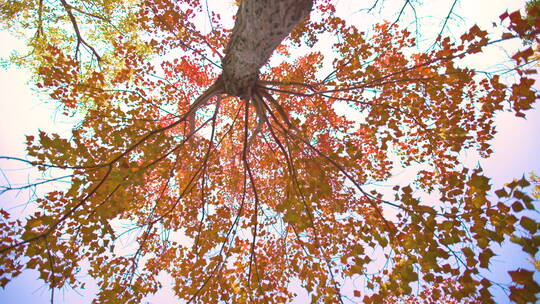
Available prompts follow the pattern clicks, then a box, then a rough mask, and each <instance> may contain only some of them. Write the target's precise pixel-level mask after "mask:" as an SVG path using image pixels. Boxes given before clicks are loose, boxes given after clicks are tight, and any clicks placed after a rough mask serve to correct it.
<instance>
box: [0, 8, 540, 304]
mask: <svg viewBox="0 0 540 304" xmlns="http://www.w3.org/2000/svg"><path fill="white" fill-rule="evenodd" d="M376 4H377V3H375V5H376ZM407 5H412V3H411V1H406V3H405V6H404V8H406V7H407ZM0 14H1V15H0V16H1V19H2V20H3V22H4V23H5V24H6V25H7V26H11V27H12V28H15V29H19V30H20V31H21V32H22V33H26V34H27V35H28V32H29V31H32V35H33V36H30V37H29V38H28V44H29V46H30V47H31V49H32V52H31V53H30V54H29V55H28V56H26V57H20V58H14V59H13V60H14V61H15V62H18V63H24V64H26V65H30V66H32V69H33V71H34V72H35V80H36V82H37V87H38V88H40V89H41V90H42V91H45V92H47V93H48V94H49V95H50V97H51V98H52V99H54V100H57V101H58V102H60V103H61V104H62V105H63V109H64V111H65V113H66V114H73V113H83V114H84V120H83V121H82V123H81V124H80V126H78V127H76V128H74V129H73V132H72V137H71V138H70V139H66V138H61V137H60V136H58V135H56V134H46V133H45V132H41V133H40V134H39V138H34V137H32V136H28V138H27V144H28V158H15V157H7V156H5V157H2V158H3V159H11V160H13V161H19V162H23V163H27V164H30V165H32V166H35V167H37V168H39V169H40V170H42V171H48V170H51V169H63V170H65V171H67V172H68V175H69V176H68V177H66V178H67V179H68V180H69V181H70V186H69V188H68V189H66V190H59V191H53V192H50V193H48V194H47V195H46V196H45V197H42V198H40V199H39V200H38V202H37V203H38V204H39V209H38V211H37V212H36V213H35V214H34V215H32V216H29V217H28V218H26V219H24V220H13V219H10V214H9V213H8V212H6V211H4V210H2V212H1V214H2V216H3V221H2V222H1V224H0V231H1V233H2V234H1V236H2V243H1V245H0V246H1V247H0V254H1V259H0V264H1V265H2V272H0V282H1V283H2V286H5V285H6V284H7V283H8V282H9V280H10V279H11V278H12V277H14V276H16V275H18V274H19V273H20V272H21V270H22V269H23V268H24V267H25V268H32V269H36V270H38V271H39V273H40V278H41V279H42V280H44V281H45V282H46V283H47V284H48V286H49V287H50V288H51V290H52V293H51V295H52V296H51V301H53V300H54V290H55V289H58V288H62V287H64V286H66V285H70V286H73V287H75V288H82V287H83V286H81V283H80V281H79V280H78V279H77V273H78V271H79V269H80V265H81V264H82V263H88V264H89V265H90V266H89V268H88V273H89V274H90V275H91V276H92V277H93V278H95V279H96V281H97V282H98V286H99V289H100V291H99V293H98V295H97V298H96V301H97V302H119V303H137V302H140V301H141V300H142V299H143V298H144V297H145V296H146V295H148V294H152V293H154V292H156V291H157V290H158V289H159V288H161V283H160V282H159V280H158V278H157V275H158V274H159V273H160V272H161V271H165V272H167V273H169V274H170V275H171V276H172V278H173V280H174V288H173V289H174V292H175V294H176V295H177V296H178V297H179V298H181V299H184V300H187V301H189V302H202V303H207V302H216V301H218V300H219V301H223V302H262V303H271V302H286V301H287V300H288V299H290V298H291V297H292V296H293V291H292V290H291V289H290V288H288V287H287V286H288V283H289V282H290V280H291V278H296V279H298V280H299V281H300V282H301V283H302V286H303V287H304V288H305V289H306V290H307V291H308V292H309V293H310V295H311V296H312V297H313V302H316V301H327V302H343V300H342V296H343V295H342V287H343V286H342V285H343V282H344V280H346V279H347V278H352V277H357V276H364V277H365V278H366V286H367V288H366V290H363V291H358V290H355V291H354V293H353V294H354V296H355V297H358V298H357V300H360V299H362V300H363V301H364V302H366V303H370V302H374V303H379V302H382V301H387V302H392V301H393V299H403V300H404V301H412V302H414V301H417V300H423V301H428V302H429V301H435V302H436V301H437V300H439V299H446V300H448V301H456V302H461V301H469V302H475V301H481V302H482V303H490V302H493V299H492V297H491V292H490V289H489V288H490V287H491V286H492V285H494V284H496V283H495V282H493V281H491V280H490V279H489V278H488V277H486V276H485V272H484V270H483V269H489V264H490V259H491V258H492V257H493V256H494V253H493V251H492V249H491V248H490V245H492V244H494V243H499V244H500V243H502V242H504V241H505V239H510V238H511V239H512V240H513V241H514V242H516V243H518V244H520V245H521V246H522V248H523V250H524V251H525V252H527V253H530V254H532V255H534V254H536V252H537V251H538V249H537V248H538V243H539V240H540V239H539V238H538V234H537V227H538V222H537V221H536V220H535V219H533V218H531V215H530V213H528V212H527V210H536V209H535V206H534V205H533V200H532V199H531V198H530V197H529V195H528V194H527V193H526V191H525V190H523V189H524V188H526V187H528V186H529V182H528V181H527V180H526V179H525V178H522V179H519V180H516V181H513V182H511V183H509V184H508V185H507V186H505V187H504V188H503V189H499V190H497V191H495V194H496V196H497V198H495V197H494V196H493V194H490V192H491V186H490V183H489V178H488V177H486V176H484V175H483V174H482V170H481V169H480V168H466V167H465V166H464V165H463V164H462V163H461V162H460V158H459V156H460V153H462V152H463V151H465V150H466V149H476V150H477V151H479V152H480V153H481V154H482V156H484V157H487V156H489V155H490V153H492V151H491V149H490V143H489V141H490V139H492V138H493V136H494V134H495V132H496V131H495V126H494V123H493V121H494V115H495V114H496V113H497V112H500V111H513V112H515V114H516V116H520V117H524V115H525V114H524V112H525V111H526V110H528V109H530V108H531V107H532V105H533V103H534V102H535V101H536V99H537V98H538V94H537V92H536V90H535V89H534V87H533V84H534V80H533V79H532V74H535V73H536V70H534V69H531V68H530V66H534V62H531V61H530V60H529V58H530V57H531V56H532V55H533V49H532V47H530V46H528V45H525V46H524V47H522V48H521V49H520V50H519V51H518V52H516V53H515V54H514V55H513V57H512V59H513V66H512V67H511V68H509V69H505V70H504V71H500V73H499V74H496V73H485V74H482V73H480V72H478V71H475V70H473V69H469V68H466V67H462V66H461V65H460V62H459V60H460V59H462V58H464V57H467V56H470V55H472V54H476V53H481V52H482V51H483V50H485V49H486V48H487V47H489V46H491V45H497V44H500V43H503V42H505V41H508V40H516V39H517V40H524V41H527V42H528V43H529V44H530V43H538V38H537V35H538V32H539V30H540V19H538V16H539V8H538V6H535V5H532V6H530V7H529V8H528V9H527V10H526V13H525V14H522V13H520V12H519V11H517V12H512V13H508V12H506V13H503V14H502V15H501V18H500V19H501V22H502V23H503V24H504V25H505V27H506V29H505V30H504V32H503V33H502V34H497V35H498V37H491V36H490V35H488V32H486V31H484V30H482V29H480V28H479V27H478V26H474V27H472V28H471V29H470V30H469V31H468V32H466V33H465V34H463V35H462V36H461V37H460V38H459V39H457V40H455V41H452V40H451V39H450V38H443V35H442V33H443V32H444V31H441V34H440V35H439V37H438V38H437V40H436V43H435V44H434V45H433V46H432V47H431V48H429V50H427V51H425V52H418V51H417V50H416V49H415V48H414V47H415V43H416V42H415V39H414V37H413V36H412V34H411V33H410V32H409V31H407V30H404V29H401V28H399V27H398V25H397V23H396V22H394V23H381V24H379V25H377V26H376V27H375V29H374V32H373V33H371V34H366V33H363V32H361V30H360V29H358V28H357V27H355V26H354V25H351V24H349V23H347V22H346V21H345V20H343V19H342V18H340V17H339V16H338V15H337V14H336V12H335V8H334V5H333V3H332V2H331V1H316V2H315V3H313V2H312V1H310V0H302V1H293V0H280V1H263V0H244V1H240V4H239V9H238V13H237V15H236V19H235V23H234V27H233V29H232V30H228V29H227V28H226V27H225V26H219V25H220V24H221V23H222V22H224V21H222V20H221V17H220V16H219V15H217V14H214V13H212V12H211V11H210V10H208V9H207V7H206V6H205V5H203V4H201V3H199V1H194V0H190V1H188V0H184V1H170V0H146V1H128V0H124V1H85V2H84V3H82V4H71V3H68V2H67V1H66V0H60V1H59V2H58V3H57V2H44V1H35V2H29V1H9V2H7V3H6V5H5V6H4V7H3V8H2V9H1V10H0ZM308 15H309V18H308ZM400 16H401V14H400ZM449 16H450V14H449ZM201 18H209V20H210V24H211V25H212V29H211V30H210V31H209V32H204V31H202V30H201V29H200V28H199V27H198V24H200V22H201V21H200V20H201ZM398 19H399V17H398ZM443 29H444V26H443ZM324 33H327V34H330V35H334V36H335V37H338V38H339V39H337V40H336V42H335V43H333V45H332V50H333V52H332V54H327V53H326V52H325V53H322V52H318V51H311V52H307V53H304V52H300V51H298V49H300V50H302V49H304V50H305V47H306V46H309V47H311V46H314V45H315V44H316V43H317V41H318V39H320V37H321V35H323V34H324ZM285 38H287V39H285ZM284 39H285V40H284ZM295 48H296V49H297V50H295ZM274 52H278V53H280V54H282V57H280V58H281V59H283V60H282V61H281V62H280V63H279V64H274V65H268V64H267V62H268V60H269V58H270V56H271V54H272V53H274ZM332 56H334V58H330V59H333V61H332V62H331V63H330V61H328V59H327V57H332ZM292 58H294V59H292ZM219 62H220V63H219ZM508 72H511V73H514V74H515V75H516V79H515V82H514V83H509V84H507V83H505V82H503V81H502V80H501V76H500V74H502V73H508ZM338 105H342V106H343V105H344V106H346V107H347V111H349V112H350V113H353V114H354V115H356V116H357V117H358V118H357V119H354V120H353V118H352V115H353V114H350V115H341V114H339V111H338V109H337V107H338ZM396 164H397V165H401V166H414V165H419V164H422V165H423V168H424V169H423V170H420V171H419V172H418V176H417V178H416V179H415V180H414V181H411V185H409V186H404V187H398V186H396V187H394V189H393V190H392V191H393V192H392V196H391V197H393V199H386V198H384V197H383V193H381V192H380V191H379V192H377V191H376V190H375V189H372V187H369V184H370V183H373V182H380V181H385V180H387V179H388V178H389V177H390V176H391V174H392V168H393V167H394V166H396ZM31 186H33V184H31V185H27V186H24V187H31ZM15 189H16V188H14V187H8V186H5V187H4V191H9V190H15ZM422 192H425V193H430V194H432V195H433V196H435V197H436V199H432V198H425V197H426V196H422V195H421V193H422ZM119 220H123V221H124V222H129V223H131V224H132V225H133V229H132V230H133V233H136V235H137V237H136V248H135V249H134V250H133V252H130V253H129V254H125V253H122V252H120V251H119V250H118V249H117V248H116V249H115V240H116V239H117V238H118V237H120V235H119V233H120V232H119V230H118V229H117V228H116V226H115V225H116V223H118V221H119ZM373 252H377V253H379V254H380V256H381V257H382V258H383V262H384V263H383V265H380V262H379V261H375V260H374V256H373ZM374 267H376V268H377V270H376V271H375V272H372V271H371V270H370V271H368V269H373V268H374ZM510 275H511V277H512V279H513V282H514V284H513V285H512V286H510V287H509V288H508V290H509V291H510V293H509V297H510V299H512V300H514V301H516V302H519V303H526V302H534V301H536V299H537V297H536V293H538V292H540V287H539V285H538V284H537V283H536V282H535V280H534V279H533V273H532V272H531V271H528V270H525V269H516V270H514V271H511V272H510ZM413 282H414V283H422V285H424V286H425V288H423V289H422V290H423V291H422V292H421V293H418V295H417V296H416V297H414V296H412V295H413V289H412V286H413V285H412V283H413Z"/></svg>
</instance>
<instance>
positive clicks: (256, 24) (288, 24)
mask: <svg viewBox="0 0 540 304" xmlns="http://www.w3.org/2000/svg"><path fill="white" fill-rule="evenodd" d="M312 6H313V0H242V2H241V4H240V7H239V8H238V12H237V13H236V23H235V25H234V28H233V31H232V36H231V40H230V41H229V44H228V45H227V48H226V50H225V53H226V54H225V57H224V58H223V72H222V74H221V76H220V81H221V82H222V85H223V91H224V93H226V94H229V95H233V96H239V97H243V96H245V95H246V93H247V91H248V90H249V88H251V87H253V85H254V84H255V83H256V82H257V80H258V78H259V70H260V69H261V67H262V66H263V65H264V64H265V63H266V62H268V59H269V58H270V56H271V55H272V52H273V51H274V49H275V48H277V47H278V46H279V44H280V43H281V41H283V39H285V38H286V37H287V36H288V35H289V34H290V32H291V31H292V30H293V28H294V27H295V26H296V25H297V24H298V23H299V22H300V21H302V20H304V19H305V18H307V17H308V16H309V12H310V11H311V8H312Z"/></svg>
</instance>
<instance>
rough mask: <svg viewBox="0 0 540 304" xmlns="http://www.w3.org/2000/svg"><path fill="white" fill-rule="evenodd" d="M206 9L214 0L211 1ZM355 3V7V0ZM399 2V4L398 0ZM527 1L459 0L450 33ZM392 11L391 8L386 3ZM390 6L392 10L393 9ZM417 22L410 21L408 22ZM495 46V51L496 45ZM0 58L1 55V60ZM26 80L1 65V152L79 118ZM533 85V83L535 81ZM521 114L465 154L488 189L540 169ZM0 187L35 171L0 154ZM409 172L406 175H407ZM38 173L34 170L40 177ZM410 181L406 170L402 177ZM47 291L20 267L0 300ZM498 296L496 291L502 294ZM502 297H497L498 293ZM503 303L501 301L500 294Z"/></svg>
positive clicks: (353, 14) (534, 134)
mask: <svg viewBox="0 0 540 304" xmlns="http://www.w3.org/2000/svg"><path fill="white" fill-rule="evenodd" d="M426 2H429V1H426ZM451 2H452V1H432V2H431V4H430V5H431V6H430V5H428V4H426V5H424V6H420V5H419V6H418V7H419V9H420V8H421V9H423V10H426V11H429V10H432V12H433V14H425V15H426V16H429V15H434V16H433V17H432V19H430V18H429V17H427V19H426V20H424V21H425V24H428V25H429V24H431V25H432V27H429V26H423V27H422V31H430V30H431V31H432V32H437V31H438V29H439V26H440V18H439V19H438V18H436V17H435V16H436V15H441V14H444V12H447V11H448V8H449V4H451ZM210 3H211V7H213V6H212V5H215V4H213V3H214V2H212V1H210ZM355 3H356V5H355ZM358 3H364V4H362V5H363V6H365V1H356V2H355V1H339V2H338V4H339V6H341V7H340V9H341V10H342V11H343V12H344V14H346V15H347V16H348V20H351V22H354V23H357V24H358V26H359V27H361V24H364V23H366V22H370V20H368V19H369V16H366V15H363V14H362V13H361V12H359V9H360V8H361V7H359V6H358ZM396 3H397V2H396ZM523 3H524V1H517V0H475V1H462V3H461V2H460V4H458V7H457V9H458V12H459V15H460V17H461V18H456V20H454V23H452V24H451V26H450V33H453V34H458V33H460V32H462V31H463V29H464V28H466V27H467V26H470V25H472V22H475V23H478V24H479V25H480V26H481V27H482V26H484V27H489V26H490V24H491V22H492V21H496V20H498V16H499V15H500V14H501V13H503V12H504V11H505V10H506V9H508V10H509V11H513V10H516V9H518V8H520V7H522V6H523ZM230 7H231V6H229V10H230ZM387 8H389V9H390V7H387ZM393 9H394V11H395V8H393ZM410 26H411V27H414V26H415V25H414V24H412V23H411V24H410ZM0 42H1V43H0V58H1V59H5V58H6V57H7V56H8V55H9V53H10V52H11V51H12V50H13V49H16V48H19V47H21V46H22V44H21V42H20V41H18V40H17V39H15V38H13V37H12V36H10V35H9V34H8V33H6V32H4V31H0ZM499 51H500V50H499ZM496 56H501V53H500V52H498V51H497V50H495V51H494V53H493V54H489V55H482V56H480V57H477V58H474V59H473V61H474V62H469V63H468V64H475V65H478V66H482V65H489V64H490V63H489V62H496V61H497V60H498V59H497V57H496ZM0 62H1V61H0ZM30 82H31V79H30V75H29V73H28V71H25V70H24V69H22V68H17V67H14V66H10V67H7V68H5V67H4V68H2V67H0V113H2V115H1V118H0V155H2V156H16V157H24V155H25V152H24V148H25V146H24V144H23V143H24V141H25V135H35V134H37V133H38V130H44V131H49V132H52V131H54V132H56V133H60V134H67V132H69V130H70V129H71V126H72V125H73V124H74V123H76V121H77V117H75V118H68V117H63V116H62V115H61V114H60V112H59V111H58V109H57V107H56V105H55V104H54V103H48V102H47V101H46V98H45V97H43V96H40V95H39V94H37V93H36V92H35V91H34V90H32V85H31V84H30ZM536 87H537V88H538V83H537V84H536ZM526 114H527V118H526V119H520V118H516V117H515V116H514V115H513V114H511V113H501V114H500V115H499V116H498V117H497V127H498V134H497V135H496V138H495V139H494V140H493V141H492V145H493V150H494V151H495V153H494V154H493V155H492V156H491V157H490V158H488V159H478V157H477V156H476V155H475V154H474V153H471V154H470V155H466V156H464V161H465V162H466V163H468V164H469V165H471V166H474V165H475V164H477V163H478V164H480V165H481V166H482V167H483V169H484V172H485V174H486V175H487V176H489V177H491V178H492V180H491V181H492V184H493V188H495V189H496V188H498V187H500V186H501V185H502V184H503V183H505V182H508V181H510V180H511V179H512V178H516V177H521V176H522V175H523V174H525V175H528V173H529V172H531V171H535V172H537V173H540V158H539V157H538V155H539V154H538V153H539V151H540V141H539V140H537V139H538V131H539V130H540V110H539V109H534V110H532V111H529V112H527V113H526ZM0 169H1V171H0V185H5V184H6V183H7V181H9V182H10V183H11V184H17V183H24V182H25V181H26V180H32V179H33V178H32V176H34V177H36V175H35V173H33V172H32V171H29V170H27V169H24V168H22V167H21V166H20V165H19V164H16V163H13V162H7V161H3V160H0ZM404 175H406V173H404ZM38 177H39V176H38ZM401 178H402V179H404V180H407V179H408V177H407V176H402V177H401ZM54 187H62V185H61V184H52V185H50V186H47V187H42V188H40V189H38V192H37V194H36V195H39V193H43V192H44V191H46V190H48V189H49V190H50V189H52V188H54ZM29 195H32V193H30V194H29V193H27V192H21V193H13V192H10V193H7V194H4V195H2V196H0V208H3V209H6V210H8V211H9V212H11V213H12V214H13V216H19V217H24V215H26V214H28V213H31V211H32V208H33V207H32V204H25V202H27V201H28V199H29ZM516 248H517V247H514V246H506V247H504V248H494V251H495V252H496V253H497V254H499V255H500V256H499V257H497V258H495V261H494V262H493V264H492V268H493V269H494V270H493V276H494V277H496V278H499V279H501V280H502V281H504V280H508V276H507V275H506V270H507V269H508V268H510V267H515V266H519V267H527V268H530V267H531V266H530V264H529V263H528V261H527V260H526V258H527V257H526V256H524V255H520V254H517V253H516ZM94 291H95V286H93V285H92V284H91V283H90V284H89V288H88V289H87V290H85V291H80V295H79V294H78V293H77V292H75V291H73V290H70V289H64V290H61V291H57V292H56V299H57V301H56V302H55V303H89V302H90V301H91V295H92V293H93V292H94ZM49 292H50V291H49V290H48V289H47V287H46V286H44V284H43V283H42V282H40V281H38V280H37V273H36V272H33V271H25V272H23V274H21V275H20V276H19V277H17V278H16V279H14V280H13V281H12V282H10V283H9V284H8V285H7V287H6V288H5V289H3V290H0V303H34V304H40V303H49V302H50V293H49ZM170 296H171V295H170V292H169V291H167V290H164V291H162V292H161V294H159V295H158V296H157V297H154V298H152V299H149V301H150V302H151V303H156V302H155V301H157V300H156V299H158V298H160V299H166V298H170ZM499 296H501V295H500V294H499ZM499 299H502V297H500V298H499ZM296 302H297V303H305V301H304V299H303V298H301V297H300V298H298V299H297V300H296ZM501 303H505V302H504V301H502V300H501Z"/></svg>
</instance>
